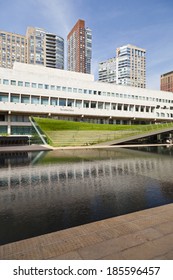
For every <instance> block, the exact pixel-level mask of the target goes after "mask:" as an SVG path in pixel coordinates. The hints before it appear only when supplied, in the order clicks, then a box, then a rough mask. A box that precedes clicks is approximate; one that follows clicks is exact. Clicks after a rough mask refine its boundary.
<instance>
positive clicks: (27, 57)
mask: <svg viewBox="0 0 173 280" xmlns="http://www.w3.org/2000/svg"><path fill="white" fill-rule="evenodd" d="M15 61H17V62H24V63H28V64H38V65H44V66H46V67H51V68H58V69H64V39H63V38H61V37H60V36H57V35H55V34H52V33H47V32H46V31H45V30H44V29H42V28H35V27H28V28H27V31H26V36H24V35H18V34H14V33H10V32H4V31H0V67H4V68H12V67H13V63H14V62H15Z"/></svg>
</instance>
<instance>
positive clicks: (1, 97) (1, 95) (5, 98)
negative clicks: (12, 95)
mask: <svg viewBox="0 0 173 280" xmlns="http://www.w3.org/2000/svg"><path fill="white" fill-rule="evenodd" d="M0 102H8V94H5V93H0Z"/></svg>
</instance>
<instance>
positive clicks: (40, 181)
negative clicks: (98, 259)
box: [0, 149, 173, 244]
mask: <svg viewBox="0 0 173 280" xmlns="http://www.w3.org/2000/svg"><path fill="white" fill-rule="evenodd" d="M58 153H59V154H58ZM62 153H63V154H61V152H54V153H52V154H51V153H48V154H46V156H45V158H43V155H44V154H43V153H42V154H34V155H33V154H32V153H31V154H27V155H26V154H25V155H24V156H23V159H22V156H21V155H20V156H19V160H17V162H16V163H15V160H14V158H13V157H11V158H10V157H6V158H5V161H4V163H3V162H2V161H0V162H1V169H0V228H1V231H0V244H5V243H9V242H12V241H16V240H20V239H25V238H29V237H32V236H36V235H41V234H45V233H48V232H52V231H56V230H61V229H64V228H68V227H72V226H76V225H80V224H85V223H89V222H92V221H97V220H101V219H105V218H109V217H114V216H118V215H122V214H126V213H130V212H134V211H138V210H141V209H146V208H149V207H155V206H158V205H162V204H166V203H170V202H173V173H172V164H173V159H172V157H171V156H167V155H162V154H153V153H144V152H140V151H130V150H125V149H122V150H120V149H118V151H115V150H109V151H101V150H96V151H95V152H93V151H92V152H91V151H83V152H82V151H80V152H79V151H77V152H74V151H73V152H66V154H64V152H62ZM79 153H80V157H79ZM58 156H59V158H58ZM62 158H63V160H62ZM16 159H17V158H16ZM51 159H52V160H51ZM55 159H58V160H59V162H55ZM60 159H61V160H60ZM65 159H66V160H65ZM69 159H71V162H70V160H69ZM74 159H75V160H74ZM36 162H37V164H33V163H36Z"/></svg>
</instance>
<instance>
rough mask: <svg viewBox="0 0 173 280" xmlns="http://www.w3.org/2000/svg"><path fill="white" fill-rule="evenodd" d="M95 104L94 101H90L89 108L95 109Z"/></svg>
mask: <svg viewBox="0 0 173 280" xmlns="http://www.w3.org/2000/svg"><path fill="white" fill-rule="evenodd" d="M96 104H97V103H96V102H94V101H91V108H93V109H95V108H96Z"/></svg>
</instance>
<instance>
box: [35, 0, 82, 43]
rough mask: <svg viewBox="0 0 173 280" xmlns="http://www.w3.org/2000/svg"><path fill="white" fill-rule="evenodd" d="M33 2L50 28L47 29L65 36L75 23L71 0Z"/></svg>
mask: <svg viewBox="0 0 173 280" xmlns="http://www.w3.org/2000/svg"><path fill="white" fill-rule="evenodd" d="M34 3H35V5H36V7H37V8H38V7H39V14H40V15H41V16H42V17H44V20H45V21H46V23H47V25H48V28H49V29H50V30H47V31H49V32H54V33H56V34H57V33H58V35H60V36H62V37H64V38H66V37H67V34H68V33H69V31H70V30H71V27H72V26H73V25H74V24H75V18H76V17H75V15H76V12H75V10H74V6H73V0H64V1H63V0H49V1H47V0H34Z"/></svg>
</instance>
